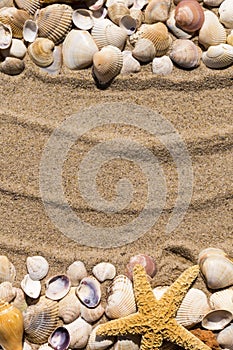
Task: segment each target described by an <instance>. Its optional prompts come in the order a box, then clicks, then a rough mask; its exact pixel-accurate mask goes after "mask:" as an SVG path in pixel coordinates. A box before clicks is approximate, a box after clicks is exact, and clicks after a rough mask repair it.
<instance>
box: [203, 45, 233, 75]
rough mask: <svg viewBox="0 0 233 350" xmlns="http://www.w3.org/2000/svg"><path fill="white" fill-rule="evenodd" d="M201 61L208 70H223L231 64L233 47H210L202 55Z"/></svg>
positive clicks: (232, 61)
mask: <svg viewBox="0 0 233 350" xmlns="http://www.w3.org/2000/svg"><path fill="white" fill-rule="evenodd" d="M202 61H203V62H204V64H205V65H206V66H207V67H209V68H217V69H219V68H225V67H228V66H230V65H231V64H232V63H233V46H231V45H228V44H219V45H216V46H210V47H209V48H208V50H207V51H206V52H203V54H202Z"/></svg>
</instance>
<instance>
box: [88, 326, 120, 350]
mask: <svg viewBox="0 0 233 350" xmlns="http://www.w3.org/2000/svg"><path fill="white" fill-rule="evenodd" d="M97 329H98V326H97V327H95V328H94V329H93V330H92V331H91V334H90V337H89V339H88V343H87V350H104V349H107V348H108V347H109V346H111V345H112V344H113V342H114V337H106V336H99V335H98V336H96V330H97Z"/></svg>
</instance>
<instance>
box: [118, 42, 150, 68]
mask: <svg viewBox="0 0 233 350" xmlns="http://www.w3.org/2000/svg"><path fill="white" fill-rule="evenodd" d="M145 40H146V39H145ZM122 54H123V66H122V68H121V74H131V73H138V72H140V70H141V65H140V63H139V62H138V61H137V60H136V59H135V58H134V57H133V54H132V51H128V50H126V51H123V52H122Z"/></svg>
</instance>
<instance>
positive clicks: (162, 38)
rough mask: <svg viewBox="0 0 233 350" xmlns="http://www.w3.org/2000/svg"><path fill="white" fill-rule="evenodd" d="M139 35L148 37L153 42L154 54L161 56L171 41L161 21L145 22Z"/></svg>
mask: <svg viewBox="0 0 233 350" xmlns="http://www.w3.org/2000/svg"><path fill="white" fill-rule="evenodd" d="M141 37H142V38H144V39H149V40H150V41H151V42H152V43H153V44H154V47H155V49H156V56H163V55H164V54H165V53H166V52H167V50H168V48H169V46H170V44H171V41H172V39H171V37H170V35H169V33H168V29H167V27H166V26H165V24H163V23H162V22H158V23H155V24H148V25H146V24H145V25H144V27H143V29H142V34H141Z"/></svg>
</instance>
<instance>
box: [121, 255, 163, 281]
mask: <svg viewBox="0 0 233 350" xmlns="http://www.w3.org/2000/svg"><path fill="white" fill-rule="evenodd" d="M137 264H139V265H142V266H143V267H144V268H145V270H146V273H147V275H149V276H150V277H152V278H153V277H154V276H155V275H156V272H157V266H156V263H155V260H154V258H152V257H151V256H149V255H146V254H137V255H134V256H132V257H131V258H130V260H129V263H128V264H127V266H126V275H127V276H128V277H129V278H130V279H131V280H132V278H133V268H134V266H135V265H137Z"/></svg>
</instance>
